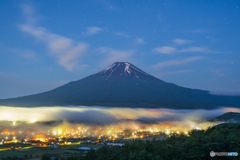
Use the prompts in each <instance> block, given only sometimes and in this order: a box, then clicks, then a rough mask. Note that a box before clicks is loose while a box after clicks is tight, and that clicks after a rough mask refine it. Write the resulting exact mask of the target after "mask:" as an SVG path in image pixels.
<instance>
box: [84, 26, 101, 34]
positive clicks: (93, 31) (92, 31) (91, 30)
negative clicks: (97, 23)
mask: <svg viewBox="0 0 240 160" xmlns="http://www.w3.org/2000/svg"><path fill="white" fill-rule="evenodd" d="M87 29H88V31H87V34H88V35H93V34H97V33H99V32H101V31H102V29H101V28H99V27H88V28H87Z"/></svg>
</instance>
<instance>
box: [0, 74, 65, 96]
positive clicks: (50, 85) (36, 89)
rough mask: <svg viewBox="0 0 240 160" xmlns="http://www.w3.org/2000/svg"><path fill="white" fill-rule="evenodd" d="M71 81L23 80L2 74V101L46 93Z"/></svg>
mask: <svg viewBox="0 0 240 160" xmlns="http://www.w3.org/2000/svg"><path fill="white" fill-rule="evenodd" d="M67 82H69V81H65V80H64V81H57V82H56V81H43V80H30V79H22V78H20V77H18V76H16V75H14V74H8V73H3V72H0V84H1V85H0V88H1V92H0V99H3V98H13V97H19V96H25V95H30V94H36V93H40V92H46V91H48V90H51V89H54V88H56V87H59V86H61V85H63V84H66V83H67Z"/></svg>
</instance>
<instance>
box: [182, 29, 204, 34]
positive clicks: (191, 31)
mask: <svg viewBox="0 0 240 160" xmlns="http://www.w3.org/2000/svg"><path fill="white" fill-rule="evenodd" d="M184 32H187V33H205V32H207V31H206V30H203V29H190V30H184Z"/></svg>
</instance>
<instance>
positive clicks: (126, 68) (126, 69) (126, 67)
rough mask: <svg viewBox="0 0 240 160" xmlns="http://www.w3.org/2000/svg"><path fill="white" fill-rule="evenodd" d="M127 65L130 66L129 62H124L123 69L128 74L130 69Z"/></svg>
mask: <svg viewBox="0 0 240 160" xmlns="http://www.w3.org/2000/svg"><path fill="white" fill-rule="evenodd" d="M129 66H130V64H129V63H127V62H126V63H125V69H124V72H126V71H127V72H128V74H130V73H131V70H130V68H129Z"/></svg>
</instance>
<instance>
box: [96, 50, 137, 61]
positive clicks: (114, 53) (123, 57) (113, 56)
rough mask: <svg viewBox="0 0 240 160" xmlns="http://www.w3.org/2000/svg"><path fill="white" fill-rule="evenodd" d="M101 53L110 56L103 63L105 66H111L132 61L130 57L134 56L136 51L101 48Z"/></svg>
mask: <svg viewBox="0 0 240 160" xmlns="http://www.w3.org/2000/svg"><path fill="white" fill-rule="evenodd" d="M100 52H101V53H106V54H107V55H108V57H107V58H106V59H105V60H104V61H103V64H104V65H109V64H111V63H114V62H120V61H130V57H131V56H132V55H133V53H134V52H135V51H134V50H127V51H122V50H116V49H112V48H107V47H101V48H100Z"/></svg>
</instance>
